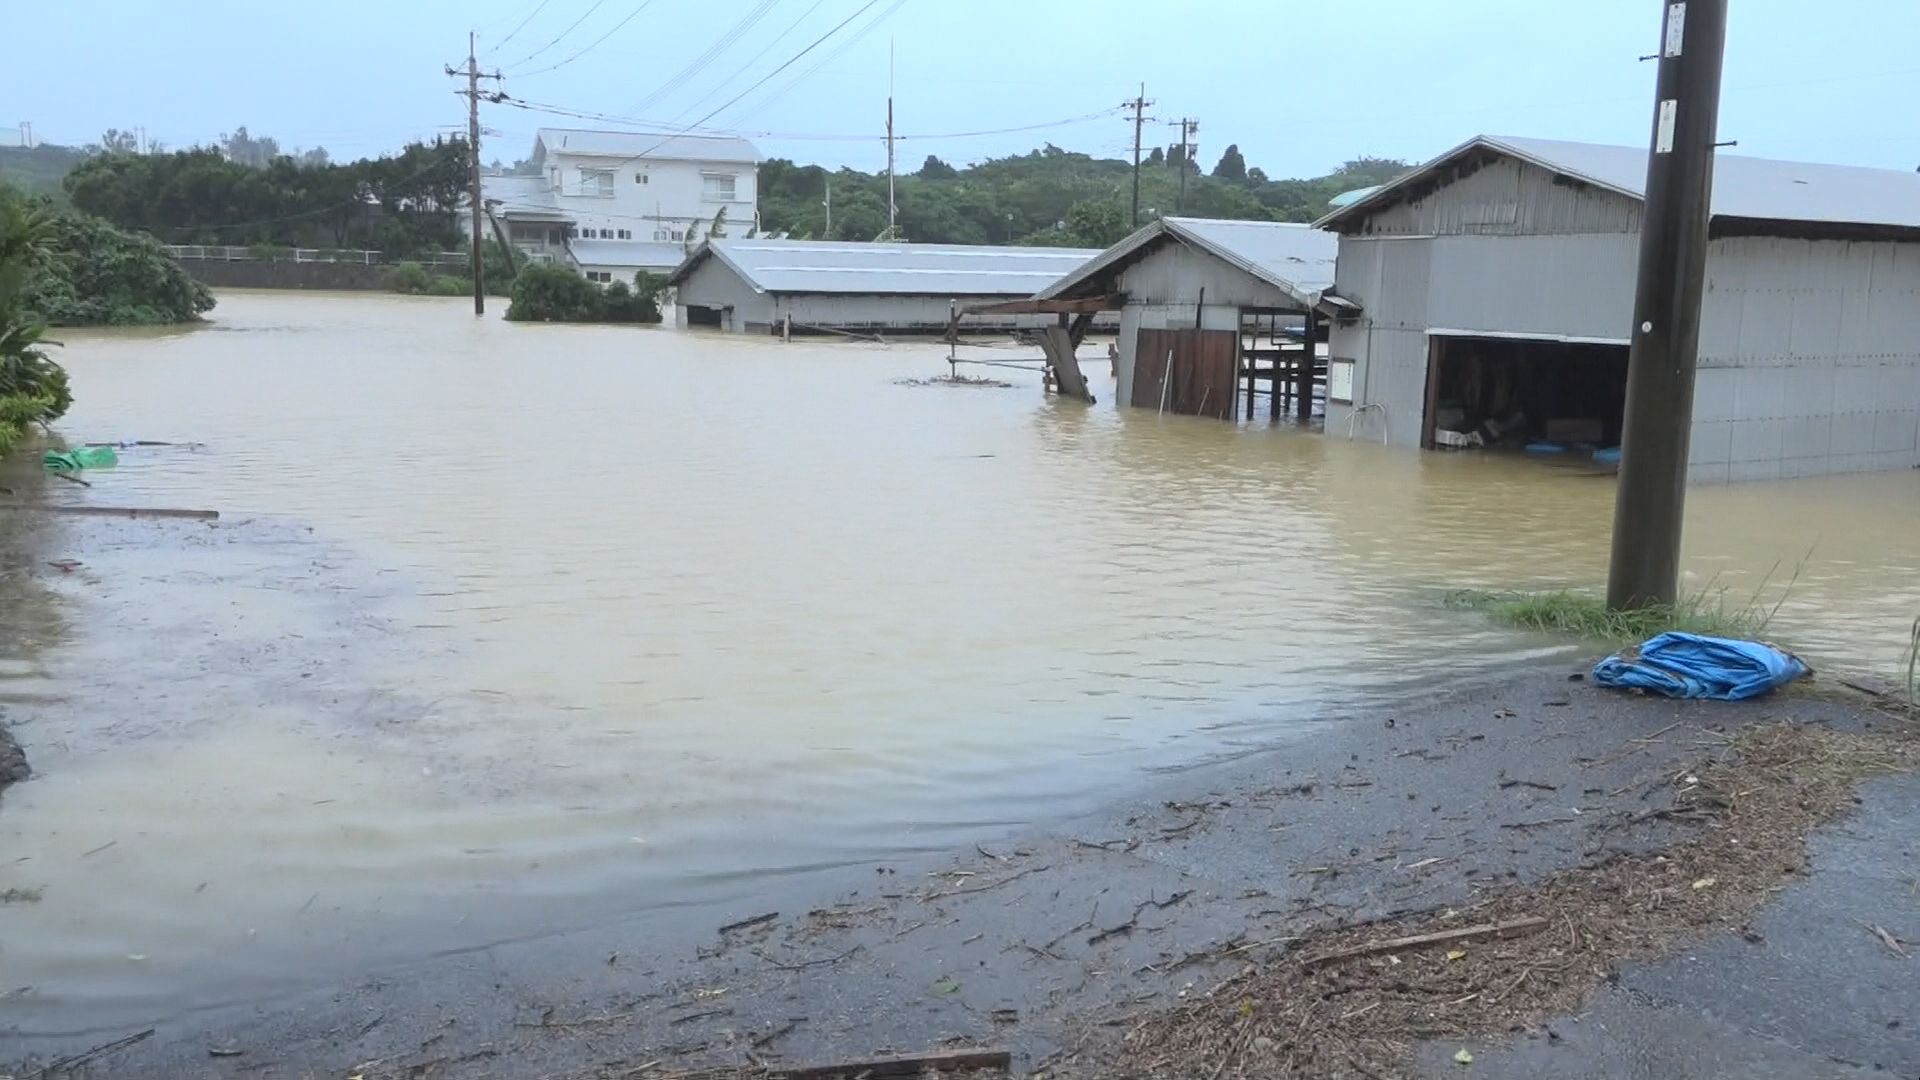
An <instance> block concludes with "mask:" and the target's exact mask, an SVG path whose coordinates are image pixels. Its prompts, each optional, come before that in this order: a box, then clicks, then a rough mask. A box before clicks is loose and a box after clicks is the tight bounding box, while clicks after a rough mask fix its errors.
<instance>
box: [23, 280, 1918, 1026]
mask: <svg viewBox="0 0 1920 1080" xmlns="http://www.w3.org/2000/svg"><path fill="white" fill-rule="evenodd" d="M66 340H67V342H68V344H67V346H66V348H65V349H64V351H63V353H62V359H63V360H64V361H65V362H66V363H67V365H68V366H69V368H70V370H71V371H72V374H73V382H74V387H75V392H76V396H77V399H78V405H77V406H76V408H75V409H74V411H73V413H72V414H71V415H70V416H69V417H68V418H67V419H66V420H65V421H63V422H62V424H61V425H60V430H61V432H62V434H63V435H64V436H65V437H66V438H68V439H70V440H74V441H81V440H96V439H98V440H108V439H152V440H167V441H189V440H190V441H192V442H194V443H198V444H200V445H199V446H197V447H186V446H172V447H148V448H137V449H129V450H127V451H125V452H124V455H123V461H122V464H121V466H120V467H119V468H117V469H114V470H110V471H102V472H98V473H94V474H90V479H92V480H93V482H94V486H93V487H92V488H91V489H88V490H82V489H80V488H77V487H70V486H67V485H64V484H57V483H48V482H47V481H45V480H44V478H35V477H32V476H28V477H26V478H24V479H20V480H16V481H15V483H18V484H29V483H31V484H32V486H33V488H34V490H33V491H32V492H31V494H32V496H33V497H36V498H43V499H47V500H56V501H64V502H79V503H93V504H107V505H127V506H162V507H189V508H200V507H205V508H213V509H218V510H219V511H220V512H221V514H222V518H221V520H220V522H219V523H217V524H215V525H208V524H205V523H200V522H181V521H136V522H126V521H104V520H100V519H90V518H79V517H66V516H62V517H51V516H46V515H34V516H32V517H31V518H28V517H26V516H22V515H12V516H10V517H9V518H8V520H6V521H5V522H0V524H4V525H5V539H4V543H6V544H8V545H10V546H11V553H10V554H9V555H8V562H7V566H8V567H9V568H10V572H9V573H7V574H6V576H5V577H4V578H0V599H4V600H5V601H6V606H5V609H4V610H5V614H4V616H3V618H4V620H5V623H6V625H5V626H4V630H5V632H6V646H7V647H6V650H5V654H4V665H0V676H4V679H0V704H3V705H4V708H5V709H6V713H7V717H8V719H9V720H10V721H12V722H14V723H15V724H17V725H18V732H19V734H20V737H21V741H22V742H23V743H24V744H25V745H26V746H27V749H28V753H29V757H30V759H31V760H32V762H33V764H34V766H35V767H36V770H37V772H38V776H37V777H36V778H35V779H34V780H32V781H31V782H29V783H26V784H23V785H20V786H18V787H16V788H14V789H13V790H11V791H9V792H8V793H7V794H6V795H5V796H4V797H3V802H0V890H5V889H7V888H22V889H36V890H41V892H42V893H43V898H42V899H41V900H40V901H38V902H26V901H22V902H15V903H8V904H5V905H4V906H0V941H3V942H4V944H3V946H0V1030H3V1029H4V1028H5V1027H6V1026H9V1025H18V1030H19V1031H20V1032H21V1033H23V1034H33V1033H53V1032H76V1031H81V1030H86V1029H101V1030H109V1029H111V1027H112V1025H114V1024H123V1023H129V1022H133V1021H135V1020H138V1019H142V1018H152V1017H156V1016H161V1015H167V1014H171V1013H174V1012H176V1011H178V1010H183V1009H191V1008H194V1007H196V1006H201V1005H206V1004H211V1003H216V1002H224V1001H234V1000H243V999H247V998H251V997H256V996H260V995H264V994H271V993H274V992H278V991H285V990H290V989H295V988H300V987H304V986H311V985H318V984H324V983H327V982H331V981H337V980H340V979H344V978H350V977H354V976H357V975H360V974H363V973H366V972H369V971H374V970H378V969H380V968H381V967H382V966H383V965H392V964H395V963H399V962H402V961H406V960H409V959H415V958H419V957H421V956H425V955H428V954H432V953H437V952H444V951H450V950H458V949H466V948H472V947H476V946H479V945H483V944H486V943H489V942H494V941H500V940H505V939H510V938H520V937H526V936H530V935H536V934H542V933H551V932H555V931H558V930H562V929H566V928H569V927H577V926H585V925H591V924H595V923H598V922H604V921H607V920H609V919H613V918H617V917H623V916H631V915H634V914H635V913H642V912H646V911H649V910H654V909H661V908H667V907H672V906H675V905H688V904H700V903H709V902H717V901H723V900H738V899H739V898H742V897H747V896H751V895H752V894H753V893H754V891H755V890H756V889H763V888H766V887H767V886H768V885H769V884H770V883H772V882H775V881H778V880H780V879H783V878H789V877H792V876H795V875H801V874H805V873H808V872H810V871H814V870H818V869H821V868H831V867H844V866H857V865H861V864H868V863H873V862H876V861H882V860H886V859H889V858H897V857H899V856H901V855H903V854H907V853H913V852H926V851H937V850H944V849H947V848H951V847H954V846H958V845H962V844H966V843H970V842H972V841H974V840H976V839H978V838H981V837H983V836H990V835H995V834H998V833H1004V832H1005V831H1007V830H1009V829H1012V828H1015V827H1018V826H1020V825H1022V824H1027V823H1033V822H1044V821H1046V820H1049V819H1052V818H1057V817H1059V816H1061V815H1064V814H1067V813H1071V812H1074V811H1077V810H1081V809H1085V808H1088V807H1090V806H1092V805H1095V804H1097V803H1099V802H1101V801H1103V800H1107V799H1111V798H1113V797H1115V796H1116V795H1119V794H1122V793H1124V792H1125V791H1126V790H1127V785H1128V784H1129V783H1132V782H1134V781H1135V780H1136V779H1137V777H1138V776H1139V774H1140V772H1141V771H1142V770H1143V769H1150V768H1171V767H1179V766H1182V765H1185V764H1189V763H1193V762H1195V761H1198V760H1201V759H1204V758H1207V757H1209V756H1213V755H1218V754H1221V753H1227V752H1232V751H1234V750H1235V749H1236V748H1240V747H1244V746H1248V745H1254V744H1260V743H1266V742H1272V741H1275V740H1282V739H1285V738H1288V737H1297V736H1298V735H1300V734H1301V733H1303V732H1306V731H1310V730H1312V729H1313V725H1316V724H1325V723H1339V722H1341V720H1340V718H1341V717H1343V716H1351V715H1355V714H1356V713H1360V712H1363V711H1364V710H1365V709H1366V708H1367V707H1368V706H1369V704H1377V703H1381V702H1387V701H1394V700H1399V699H1402V698H1404V697H1406V696H1407V695H1409V694H1415V695H1418V694H1424V693H1430V692H1432V690H1433V688H1434V687H1435V686H1438V685H1444V684H1452V683H1456V682H1458V681H1461V680H1466V679H1471V678H1475V677H1483V676H1485V675H1487V674H1488V673H1492V672H1498V671H1499V670H1501V669H1503V668H1509V667H1511V666H1512V665H1514V664H1518V663H1528V662H1534V661H1537V660H1540V659H1542V658H1546V657H1555V656H1559V657H1561V658H1562V659H1564V658H1565V656H1566V646H1564V645H1561V644H1557V643H1554V642H1549V641H1546V640H1544V639H1541V638H1537V637H1532V636H1528V635H1524V634H1518V633H1513V632H1509V631H1506V630H1502V629H1498V628H1495V627H1493V626H1491V625H1489V624H1488V623H1487V622H1486V621H1485V620H1484V619H1483V618H1481V617H1479V616H1475V615H1471V614H1465V613H1462V612H1458V611H1452V610H1448V609H1447V608H1446V607H1445V606H1444V605H1443V604H1442V603H1441V598H1442V597H1443V596H1444V595H1445V593H1446V592H1447V591H1448V590H1450V589H1455V588H1461V587H1467V586H1491V587H1515V586H1536V585H1546V584H1566V585H1592V584H1596V583H1598V582H1599V581H1600V580H1601V579H1602V577H1603V575H1604V568H1605V563H1606V545H1607V534H1608V529H1609V526H1610V520H1611V512H1612V498H1613V483H1612V481H1611V480H1610V479H1607V478H1604V477H1598V478H1596V477H1593V476H1589V475H1586V474H1585V473H1584V472H1583V471H1582V470H1579V469H1568V468H1554V467H1548V466H1545V465H1542V464H1540V463H1538V462H1530V461H1524V460H1514V459H1509V458H1503V457H1493V456H1485V455H1457V456H1442V455H1433V454H1420V453H1415V452H1410V451H1404V450H1399V449H1389V448H1384V447H1380V446H1377V445H1371V444H1366V443H1357V442H1352V441H1349V440H1347V439H1345V438H1342V437H1339V436H1338V435H1337V434H1336V435H1335V436H1332V437H1327V436H1321V435H1316V434H1312V433H1309V432H1302V431H1299V430H1296V429H1293V428H1291V427H1282V428H1269V427H1267V426H1266V425H1264V424H1260V425H1255V426H1245V427H1236V426H1233V425H1226V424H1219V423H1215V422H1209V421H1201V420H1196V419H1190V418H1162V417H1157V416H1155V415H1153V414H1152V413H1150V412H1146V411H1129V412H1127V413H1125V414H1122V413H1119V412H1117V411H1116V410H1114V409H1113V408H1112V407H1111V405H1110V404H1108V400H1110V398H1111V389H1110V387H1111V384H1110V383H1109V382H1108V381H1107V380H1106V377H1105V373H1104V367H1105V365H1104V364H1099V363H1098V362H1097V361H1096V362H1095V364H1093V365H1091V366H1092V367H1093V368H1096V369H1098V370H1099V371H1100V375H1099V377H1097V378H1096V379H1095V380H1094V386H1095V391H1096V393H1099V394H1100V396H1101V397H1102V399H1103V401H1102V403H1101V404H1100V405H1098V406H1095V407H1092V408H1088V407H1084V406H1081V405H1078V404H1075V403H1070V402H1061V401H1057V400H1053V399H1049V398H1046V397H1044V396H1043V395H1042V394H1041V392H1040V390H1039V387H1038V385H1037V379H1035V378H1034V377H1033V376H1032V375H1031V374H1030V373H1028V372H1025V371H1013V370H1009V369H1005V368H973V369H971V370H972V371H973V372H975V373H981V374H986V375H995V376H1004V377H1006V378H1007V379H1008V380H1009V381H1011V382H1014V383H1016V384H1017V385H1015V386H1013V387H1009V388H962V387H952V386H925V385H904V384H903V383H902V380H905V379H910V378H914V377H926V376H934V375H939V374H942V373H943V372H944V371H945V370H946V366H945V364H944V362H943V357H944V356H945V350H944V348H943V347H940V346H936V345H931V344H924V343H922V344H895V345H889V346H880V345H873V344H849V343H845V342H836V341H825V342H822V341H810V342H797V343H794V344H791V345H786V346H782V345H779V344H777V343H775V342H772V341H770V340H765V339H758V338H732V337H722V336H714V335H702V334H687V333H676V332H674V331H671V330H662V329H652V328H626V327H566V326H520V325H510V324H507V323H504V322H502V321H499V320H498V318H497V317H492V316H490V317H489V318H487V319H485V320H478V321H476V320H475V319H473V318H472V317H471V315H470V313H469V312H468V311H467V310H466V309H465V308H464V306H463V305H462V303H461V302H459V301H443V300H431V299H411V298H401V297H388V296H379V295H353V296H339V295H301V294H288V293H229V294H225V295H223V296H222V297H221V303H220V306H219V308H218V309H217V310H216V311H215V312H214V315H213V320H212V322H211V324H209V325H206V326H203V327H199V328H195V329H191V330H171V331H162V332H153V331H147V332H95V333H69V334H68V335H66ZM1088 351H1089V352H1090V353H1097V352H1098V351H1100V350H1099V348H1098V346H1091V347H1090V348H1089V350H1088ZM970 355H974V356H979V357H995V358H1012V357H1022V356H1026V355H1027V354H1025V353H1021V352H1018V351H994V350H972V351H970ZM963 370H966V369H963ZM1687 549H1688V557H1687V568H1688V575H1689V580H1690V581H1691V582H1692V583H1693V584H1694V586H1695V587H1701V586H1704V587H1709V588H1712V589H1716V590H1717V589H1724V590H1726V591H1727V592H1728V594H1729V595H1730V596H1732V597H1733V598H1734V599H1735V600H1744V599H1745V598H1746V597H1747V596H1749V595H1753V594H1755V593H1756V592H1757V593H1758V594H1759V595H1761V596H1762V597H1764V598H1765V599H1766V600H1767V601H1768V602H1772V601H1773V600H1775V599H1777V598H1778V597H1779V595H1780V591H1781V585H1782V584H1783V583H1784V582H1785V581H1786V580H1787V579H1788V578H1789V577H1793V578H1794V580H1793V583H1792V588H1791V591H1790V593H1789V594H1788V595H1787V596H1786V599H1785V601H1784V603H1782V605H1781V607H1780V609H1779V612H1778V616H1777V620H1776V623H1775V632H1776V635H1777V636H1778V637H1779V638H1780V639H1781V640H1786V641H1792V642H1794V643H1795V644H1796V645H1798V646H1800V647H1802V648H1803V649H1804V650H1805V651H1806V652H1807V653H1808V654H1809V655H1810V656H1811V657H1812V658H1813V659H1814V660H1815V661H1816V663H1825V662H1836V663H1844V664H1847V665H1851V666H1857V667H1866V668H1875V669H1879V670H1883V671H1891V670H1892V669H1893V668H1894V667H1895V666H1896V665H1897V664H1898V663H1899V658H1900V656H1901V654H1902V651H1903V649H1904V646H1905V642H1906V627H1907V626H1908V624H1909V623H1910V622H1911V620H1912V619H1913V617H1914V616H1915V615H1920V473H1908V474H1898V475H1881V476H1868V477H1851V478H1835V479H1822V480H1806V481H1788V482H1779V483H1768V484H1753V485H1746V486H1736V487H1731V488H1712V489H1699V490H1695V491H1694V492H1693V493H1692V495H1691V497H1690V504H1689V518H1688V532H1687ZM56 559H77V560H79V561H80V563H81V565H80V566H79V567H78V568H76V569H73V570H71V571H63V570H60V569H58V568H53V567H50V566H48V565H47V563H48V562H49V561H51V560H56ZM1796 572H1797V577H1796V576H1795V575H1796Z"/></svg>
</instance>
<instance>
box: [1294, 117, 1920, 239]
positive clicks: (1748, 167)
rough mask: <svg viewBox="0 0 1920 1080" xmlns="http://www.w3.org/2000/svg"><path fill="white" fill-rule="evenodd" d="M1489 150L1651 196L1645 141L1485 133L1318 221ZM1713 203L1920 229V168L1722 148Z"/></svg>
mask: <svg viewBox="0 0 1920 1080" xmlns="http://www.w3.org/2000/svg"><path fill="white" fill-rule="evenodd" d="M1484 153H1493V154H1499V155H1503V156H1506V157H1511V158H1515V159H1518V160H1520V161H1524V162H1527V163H1529V164H1532V165H1536V166H1538V167H1540V168H1543V169H1547V170H1549V171H1551V172H1555V173H1558V174H1560V175H1562V176H1567V177H1571V178H1573V179H1576V180H1582V181H1585V182H1586V183H1589V184H1592V185H1594V186H1596V187H1600V188H1605V189H1607V190H1609V191H1614V192H1618V193H1619V194H1621V195H1625V196H1627V197H1628V198H1632V199H1641V198H1644V197H1645V187H1646V179H1647V150H1646V148H1644V147H1637V146H1603V145H1599V144H1595V143H1578V142H1561V141H1558V140H1555V139H1525V138H1516V137H1512V136H1495V135H1480V136H1476V137H1474V138H1472V139H1469V140H1467V141H1466V142H1464V143H1461V144H1460V145H1459V146H1456V147H1454V148H1453V149H1451V150H1449V151H1447V152H1446V153H1444V154H1442V155H1440V156H1439V157H1437V158H1434V159H1433V160H1432V161H1429V162H1427V163H1426V164H1425V165H1422V166H1421V167H1419V168H1418V169H1415V170H1413V171H1412V172H1409V173H1407V174H1406V175H1404V176H1401V177H1399V178H1398V179H1396V180H1394V181H1393V182H1392V183H1388V184H1383V185H1381V186H1380V187H1378V188H1376V189H1375V190H1374V191H1373V192H1372V193H1371V194H1369V195H1367V196H1366V197H1365V198H1363V199H1360V200H1358V201H1356V202H1354V203H1352V204H1350V205H1348V206H1344V207H1341V208H1339V209H1337V210H1335V211H1333V212H1332V213H1330V214H1328V215H1327V216H1325V217H1323V218H1321V219H1320V220H1319V221H1317V222H1315V224H1316V225H1319V226H1321V227H1325V228H1332V229H1341V228H1342V227H1343V226H1352V225H1354V224H1356V223H1358V222H1359V221H1361V220H1363V219H1364V218H1365V217H1366V216H1367V215H1369V214H1371V213H1373V212H1375V211H1377V210H1380V209H1382V208H1384V207H1386V206H1390V205H1393V204H1394V203H1396V202H1400V201H1402V200H1405V199H1412V198H1418V197H1420V196H1421V195H1422V194H1424V193H1425V192H1427V191H1430V190H1432V189H1433V188H1434V187H1435V186H1437V185H1438V184H1442V183H1445V182H1446V179H1447V178H1448V177H1449V175H1450V172H1449V171H1450V170H1451V169H1453V168H1454V167H1455V166H1456V165H1458V164H1460V163H1462V162H1464V161H1467V160H1470V159H1471V158H1472V157H1473V156H1474V155H1476V154H1484ZM1712 209H1713V216H1714V218H1715V219H1716V221H1719V220H1721V219H1738V220H1742V221H1745V222H1748V223H1750V224H1752V223H1762V222H1771V223H1776V224H1778V225H1785V224H1788V223H1799V224H1801V225H1812V226H1854V227H1865V228H1868V229H1872V228H1876V227H1877V228H1881V229H1891V230H1920V174H1915V173H1911V172H1907V171H1905V170H1902V169H1868V168H1862V167H1859V166H1855V165H1816V164H1811V163H1808V162H1801V161H1777V160H1774V159H1772V158H1757V157H1743V156H1741V155H1739V154H1716V155H1714V161H1713V203H1712ZM1750 231H1764V230H1750ZM1781 231H1789V232H1791V231H1796V230H1791V229H1787V230H1781Z"/></svg>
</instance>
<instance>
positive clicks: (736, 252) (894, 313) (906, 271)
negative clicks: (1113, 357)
mask: <svg viewBox="0 0 1920 1080" xmlns="http://www.w3.org/2000/svg"><path fill="white" fill-rule="evenodd" d="M1098 254H1099V252H1098V251H1088V250H1082V249H1079V248H1041V247H981V246H971V245H964V244H869V243H857V242H849V241H838V240H758V239H723V240H708V241H706V242H705V243H703V244H701V245H700V247H699V248H698V249H697V250H695V251H694V253H693V254H692V255H690V256H688V257H687V259H686V261H685V262H682V263H681V264H680V266H679V268H678V269H676V270H674V272H673V274H672V276H671V277H670V278H669V283H670V284H671V285H672V286H673V287H674V290H675V304H676V306H677V307H678V311H679V314H678V315H677V317H676V319H677V321H678V323H679V325H680V326H681V327H683V328H684V327H688V326H712V327H718V328H720V329H723V330H730V331H734V332H737V333H750V332H757V333H772V332H776V331H779V330H781V329H783V328H788V327H790V328H791V330H792V332H794V333H807V332H812V331H821V330H826V331H834V330H838V331H891V332H894V333H937V332H940V331H943V330H945V329H946V327H947V324H948V321H949V319H950V317H951V314H952V312H953V311H954V310H955V309H956V308H958V307H963V306H966V305H968V304H979V303H989V302H993V301H1004V300H1016V299H1023V298H1026V297H1030V296H1033V295H1034V294H1035V293H1037V292H1039V291H1041V290H1042V289H1045V288H1046V287H1047V286H1049V285H1051V284H1053V283H1054V282H1055V281H1057V280H1059V279H1060V278H1061V277H1062V276H1063V275H1065V274H1067V273H1068V272H1069V271H1072V270H1074V269H1075V268H1077V267H1079V266H1080V265H1081V264H1082V263H1085V262H1086V261H1087V260H1088V259H1091V258H1093V257H1094V256H1096V255H1098ZM1053 321H1054V317H1053V316H1049V315H998V316H971V317H969V319H968V326H969V327H970V328H973V327H982V326H999V327H1015V326H1041V325H1046V324H1049V323H1051V322H1053Z"/></svg>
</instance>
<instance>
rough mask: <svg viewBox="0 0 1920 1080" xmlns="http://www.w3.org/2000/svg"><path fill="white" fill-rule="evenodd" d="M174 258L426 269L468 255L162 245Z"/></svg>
mask: <svg viewBox="0 0 1920 1080" xmlns="http://www.w3.org/2000/svg"><path fill="white" fill-rule="evenodd" d="M162 246H163V247H165V248H166V249H167V253H168V254H170V255H172V256H173V257H174V258H176V259H194V260H201V261H209V262H295V263H345V264H349V265H360V266H384V265H387V264H388V263H390V262H395V263H398V262H416V263H422V264H424V265H427V266H466V265H468V263H469V262H470V256H468V254H467V253H466V252H464V251H427V252H421V253H418V254H415V255H409V256H407V257H405V258H398V259H389V258H388V257H387V256H386V253H385V252H380V251H368V250H366V249H363V248H294V247H271V246H265V245H254V246H252V247H239V246H235V245H230V244H228V245H222V244H164V245H162Z"/></svg>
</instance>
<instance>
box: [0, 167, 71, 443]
mask: <svg viewBox="0 0 1920 1080" xmlns="http://www.w3.org/2000/svg"><path fill="white" fill-rule="evenodd" d="M58 231H59V230H58V227H57V225H56V223H55V221H54V220H53V218H52V217H51V216H50V215H49V214H48V213H47V212H46V211H45V210H44V209H42V208H40V207H31V206H28V205H26V204H25V203H24V202H22V201H21V200H19V199H17V198H13V197H10V196H9V195H7V193H5V192H3V191H0V455H4V454H6V453H8V452H11V451H12V449H13V447H14V444H15V443H16V442H17V441H18V439H19V437H20V435H21V434H22V433H24V432H25V430H26V429H27V426H28V425H30V424H36V423H39V424H45V423H49V422H51V421H53V420H56V419H58V418H59V417H60V416H61V415H62V414H63V413H65V412H66V411H67V406H69V405H71V404H72V403H73V394H72V392H71V391H70V390H69V389H68V386H67V373H66V371H65V369H63V368H61V366H60V365H59V364H56V363H54V361H53V359H52V358H51V357H49V356H48V355H47V354H46V352H45V350H44V349H43V348H42V347H41V337H42V335H43V334H45V333H46V322H45V320H44V319H43V318H42V317H41V316H40V314H39V313H38V311H36V310H35V309H34V308H33V307H31V306H30V304H29V294H30V291H31V290H32V289H33V287H34V285H35V284H36V283H37V282H38V281H39V280H41V279H42V278H44V277H45V276H47V275H48V274H49V273H50V270H49V266H50V265H51V264H52V263H53V262H54V259H55V251H54V244H55V242H56V238H57V235H58Z"/></svg>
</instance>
